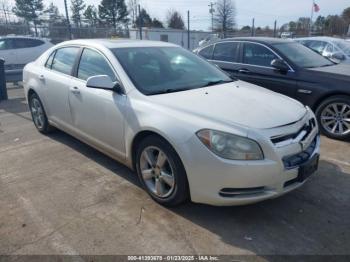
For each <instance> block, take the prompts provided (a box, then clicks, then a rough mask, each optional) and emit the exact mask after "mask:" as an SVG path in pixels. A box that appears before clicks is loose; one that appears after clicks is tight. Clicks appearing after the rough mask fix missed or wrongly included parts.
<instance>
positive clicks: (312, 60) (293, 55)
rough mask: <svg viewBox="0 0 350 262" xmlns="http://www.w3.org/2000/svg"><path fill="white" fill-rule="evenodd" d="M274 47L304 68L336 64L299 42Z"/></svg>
mask: <svg viewBox="0 0 350 262" xmlns="http://www.w3.org/2000/svg"><path fill="white" fill-rule="evenodd" d="M274 47H275V48H276V49H277V50H279V51H280V52H281V53H282V54H283V55H284V56H285V57H287V58H288V59H289V60H290V61H292V62H293V63H294V64H296V65H297V66H300V67H303V68H312V67H322V66H330V65H334V63H332V62H331V61H329V60H328V59H326V58H324V57H323V56H321V55H319V54H317V53H316V52H314V51H312V50H310V49H309V48H307V47H305V46H303V45H300V44H298V43H286V44H275V45H274Z"/></svg>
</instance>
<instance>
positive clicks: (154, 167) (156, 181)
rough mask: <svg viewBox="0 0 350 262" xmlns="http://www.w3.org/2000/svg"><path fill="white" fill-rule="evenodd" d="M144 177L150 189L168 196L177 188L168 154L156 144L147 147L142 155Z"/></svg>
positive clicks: (141, 167) (162, 195) (141, 162)
mask: <svg viewBox="0 0 350 262" xmlns="http://www.w3.org/2000/svg"><path fill="white" fill-rule="evenodd" d="M140 169H141V174H142V179H143V181H144V183H145V185H146V186H147V188H148V190H149V191H150V192H152V193H153V194H154V195H156V196H157V197H159V198H167V197H168V196H170V195H171V194H172V193H173V191H174V189H175V176H174V171H173V170H174V169H173V167H172V166H171V162H170V161H169V159H168V157H167V156H166V154H165V153H164V152H163V151H162V150H161V149H159V148H158V147H155V146H149V147H146V148H145V149H144V150H143V151H142V153H141V157H140Z"/></svg>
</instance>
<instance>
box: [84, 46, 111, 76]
mask: <svg viewBox="0 0 350 262" xmlns="http://www.w3.org/2000/svg"><path fill="white" fill-rule="evenodd" d="M96 75H108V76H109V77H110V78H111V79H112V80H113V81H114V80H115V75H114V72H113V70H112V69H111V67H110V66H109V64H108V62H107V61H106V59H105V58H104V57H103V56H102V55H101V54H99V53H98V52H96V51H93V50H91V49H84V51H83V54H82V56H81V59H80V63H79V69H78V78H80V79H83V80H86V79H88V78H89V77H90V76H96Z"/></svg>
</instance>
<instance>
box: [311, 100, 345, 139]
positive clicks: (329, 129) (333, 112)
mask: <svg viewBox="0 0 350 262" xmlns="http://www.w3.org/2000/svg"><path fill="white" fill-rule="evenodd" d="M316 117H317V121H318V123H319V127H320V130H321V132H322V134H324V135H325V136H327V137H329V138H334V139H340V140H348V139H350V97H349V96H344V95H338V96H332V97H329V98H327V99H325V100H324V101H322V103H321V104H320V105H319V106H318V108H317V109H316Z"/></svg>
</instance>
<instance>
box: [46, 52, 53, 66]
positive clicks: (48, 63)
mask: <svg viewBox="0 0 350 262" xmlns="http://www.w3.org/2000/svg"><path fill="white" fill-rule="evenodd" d="M55 53H56V52H52V54H51V55H50V56H49V58H48V59H47V61H46V63H45V67H47V68H51V65H52V61H53V58H54V56H55Z"/></svg>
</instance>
